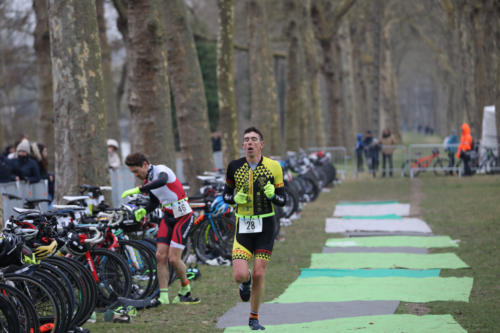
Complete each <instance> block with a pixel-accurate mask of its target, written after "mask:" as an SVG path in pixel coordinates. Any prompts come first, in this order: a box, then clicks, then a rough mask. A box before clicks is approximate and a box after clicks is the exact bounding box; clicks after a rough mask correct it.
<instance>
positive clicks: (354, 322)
mask: <svg viewBox="0 0 500 333" xmlns="http://www.w3.org/2000/svg"><path fill="white" fill-rule="evenodd" d="M263 324H264V325H265V323H263ZM224 332H227V333H238V332H250V330H249V328H248V326H237V327H230V328H227V329H226V330H225V331H224ZM266 332H272V333H302V332H315V333H331V332H360V333H386V332H405V333H421V332H426V333H442V332H447V333H467V331H466V330H464V329H463V328H462V327H461V326H460V325H459V324H458V323H457V322H456V321H455V319H453V317H452V316H451V315H427V316H415V315H381V316H365V317H350V318H338V319H331V320H321V321H313V322H307V323H300V324H284V325H266Z"/></svg>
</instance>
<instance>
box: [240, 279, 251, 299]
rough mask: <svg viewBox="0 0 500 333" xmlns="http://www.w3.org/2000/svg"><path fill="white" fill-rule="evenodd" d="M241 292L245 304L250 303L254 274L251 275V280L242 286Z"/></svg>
mask: <svg viewBox="0 0 500 333" xmlns="http://www.w3.org/2000/svg"><path fill="white" fill-rule="evenodd" d="M239 292H240V298H241V300H242V301H243V302H248V301H249V300H250V293H251V292H252V274H250V279H249V280H248V281H247V282H243V283H241V284H240V288H239Z"/></svg>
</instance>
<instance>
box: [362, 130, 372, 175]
mask: <svg viewBox="0 0 500 333" xmlns="http://www.w3.org/2000/svg"><path fill="white" fill-rule="evenodd" d="M372 142H373V136H372V132H371V131H370V130H368V131H366V132H365V137H364V138H363V147H364V150H365V158H366V165H367V167H368V170H372V166H371V162H372V160H371V158H370V156H369V149H370V145H371V144H372Z"/></svg>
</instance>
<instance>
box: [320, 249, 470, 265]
mask: <svg viewBox="0 0 500 333" xmlns="http://www.w3.org/2000/svg"><path fill="white" fill-rule="evenodd" d="M467 267H469V266H468V265H467V264H466V263H465V262H463V261H462V260H461V259H460V258H459V257H457V255H456V254H454V253H436V254H413V253H368V252H361V253H313V254H312V255H311V266H310V268H341V269H357V268H409V269H430V268H448V269H456V268H467Z"/></svg>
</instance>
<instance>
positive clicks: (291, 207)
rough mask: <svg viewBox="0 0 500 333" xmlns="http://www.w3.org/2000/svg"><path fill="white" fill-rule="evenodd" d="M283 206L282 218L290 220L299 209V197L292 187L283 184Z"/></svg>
mask: <svg viewBox="0 0 500 333" xmlns="http://www.w3.org/2000/svg"><path fill="white" fill-rule="evenodd" d="M285 198H286V201H285V206H283V209H282V210H283V217H285V218H290V216H292V215H293V213H295V212H296V211H297V210H298V209H299V196H298V194H297V192H296V191H295V190H294V188H293V187H292V186H289V185H288V183H285Z"/></svg>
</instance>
